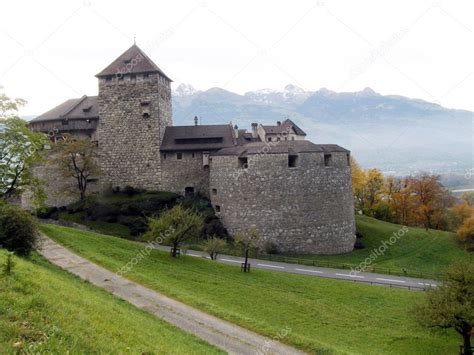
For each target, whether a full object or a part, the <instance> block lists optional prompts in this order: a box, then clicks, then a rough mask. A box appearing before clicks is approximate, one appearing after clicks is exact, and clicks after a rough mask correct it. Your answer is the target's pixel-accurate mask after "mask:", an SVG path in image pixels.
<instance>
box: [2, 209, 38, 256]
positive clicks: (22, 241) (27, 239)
mask: <svg viewBox="0 0 474 355" xmlns="http://www.w3.org/2000/svg"><path fill="white" fill-rule="evenodd" d="M37 241H38V229H37V226H36V222H35V221H34V219H33V217H32V216H31V215H30V214H29V213H27V212H26V211H24V210H22V209H21V208H19V207H15V206H9V205H3V206H0V246H1V247H2V248H5V249H7V250H10V251H13V252H15V253H16V254H18V255H28V254H30V252H31V250H32V249H33V248H34V247H35V246H36V243H37Z"/></svg>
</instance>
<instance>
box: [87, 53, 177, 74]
mask: <svg viewBox="0 0 474 355" xmlns="http://www.w3.org/2000/svg"><path fill="white" fill-rule="evenodd" d="M139 73H160V74H161V75H162V76H164V77H165V78H167V79H168V80H169V81H172V80H171V79H170V78H169V77H168V76H167V75H166V74H165V73H164V72H163V71H162V70H161V69H160V68H159V67H158V66H157V65H156V64H155V63H153V61H152V60H151V59H150V58H149V57H148V56H147V55H146V54H145V52H143V51H142V50H141V49H140V48H139V47H138V46H137V45H136V44H133V46H131V47H130V48H129V49H127V50H126V51H125V52H124V53H122V54H121V55H120V56H119V57H118V58H117V59H115V60H114V61H113V62H112V63H111V64H109V65H108V66H107V67H106V68H105V69H104V70H102V71H101V72H100V73H99V74H97V75H96V77H99V78H100V77H103V76H108V75H120V74H121V75H123V74H139Z"/></svg>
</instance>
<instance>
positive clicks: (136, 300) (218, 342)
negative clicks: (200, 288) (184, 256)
mask: <svg viewBox="0 0 474 355" xmlns="http://www.w3.org/2000/svg"><path fill="white" fill-rule="evenodd" d="M40 253H41V255H43V256H44V257H45V258H46V259H48V260H49V261H50V262H52V263H53V264H56V265H58V266H59V267H61V268H63V269H65V270H67V271H69V272H70V273H72V274H74V275H77V276H79V277H80V278H82V279H84V280H87V281H89V282H91V283H92V284H94V285H96V286H98V287H101V288H103V289H105V290H107V291H109V292H110V293H112V294H113V295H115V296H117V297H120V298H122V299H124V300H126V301H128V302H129V303H131V304H133V305H134V306H136V307H138V308H141V309H144V310H146V311H148V312H150V313H153V314H154V315H156V316H157V317H159V318H162V319H164V320H166V321H167V322H169V323H171V324H174V325H175V326H177V327H178V328H181V329H182V330H184V331H186V332H188V333H191V334H194V335H195V336H197V337H199V338H201V339H204V340H205V341H207V342H208V343H210V344H212V345H214V346H216V347H218V348H220V349H222V350H225V351H227V352H228V353H229V354H304V353H303V352H301V351H299V350H296V349H294V348H291V347H289V346H287V345H284V344H281V343H279V342H276V341H273V340H272V339H270V338H267V337H264V336H261V335H259V334H257V333H254V332H251V331H248V330H246V329H244V328H241V327H239V326H236V325H234V324H232V323H229V322H227V321H224V320H221V319H219V318H216V317H213V316H211V315H209V314H207V313H204V312H201V311H199V310H196V309H194V308H192V307H190V306H187V305H185V304H183V303H181V302H178V301H175V300H173V299H171V298H168V297H166V296H164V295H162V294H160V293H158V292H156V291H152V290H150V289H148V288H146V287H143V286H141V285H139V284H137V283H135V282H132V281H130V280H127V279H125V278H123V277H121V276H118V275H116V274H115V273H113V272H111V271H108V270H106V269H104V268H102V267H100V266H98V265H96V264H94V263H92V262H90V261H88V260H86V259H84V258H82V257H80V256H78V255H76V254H74V253H72V252H71V251H69V250H68V249H66V248H64V247H62V246H61V245H59V244H57V243H55V242H53V241H52V240H50V239H48V238H46V237H43V238H42V247H41V250H40ZM157 336H159V335H157Z"/></svg>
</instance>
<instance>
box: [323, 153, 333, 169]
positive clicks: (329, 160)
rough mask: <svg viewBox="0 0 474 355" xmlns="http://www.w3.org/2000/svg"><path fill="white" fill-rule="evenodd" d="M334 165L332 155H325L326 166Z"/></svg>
mask: <svg viewBox="0 0 474 355" xmlns="http://www.w3.org/2000/svg"><path fill="white" fill-rule="evenodd" d="M331 163H332V157H331V154H324V166H330V165H331Z"/></svg>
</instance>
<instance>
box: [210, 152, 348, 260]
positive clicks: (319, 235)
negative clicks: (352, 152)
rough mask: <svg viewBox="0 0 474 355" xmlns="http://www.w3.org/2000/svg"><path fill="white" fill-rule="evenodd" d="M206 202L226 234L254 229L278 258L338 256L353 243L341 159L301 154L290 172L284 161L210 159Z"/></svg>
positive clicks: (253, 157) (336, 155) (345, 162)
mask: <svg viewBox="0 0 474 355" xmlns="http://www.w3.org/2000/svg"><path fill="white" fill-rule="evenodd" d="M210 189H211V201H212V204H213V206H214V208H215V209H216V210H217V209H220V212H218V214H219V215H220V217H221V219H222V222H223V224H224V226H225V227H226V228H227V229H228V230H229V232H230V233H231V234H235V233H236V232H238V231H239V230H243V229H246V228H248V227H250V226H251V225H256V227H257V229H258V230H259V232H260V233H261V234H262V235H263V237H264V238H265V239H266V241H268V242H272V243H273V244H275V245H276V246H277V247H278V248H279V250H280V251H282V252H293V253H308V254H309V253H316V254H338V253H345V252H349V251H351V250H352V249H353V246H354V242H355V221H354V206H353V197H352V189H351V171H350V165H349V164H348V157H347V154H346V153H339V152H337V153H332V161H331V163H330V166H325V165H324V155H323V153H300V154H299V157H298V161H297V166H296V167H295V168H289V167H288V155H286V154H265V155H249V157H248V168H247V169H243V168H239V167H238V158H237V157H236V156H214V157H213V158H212V164H211V172H210ZM217 206H218V207H217Z"/></svg>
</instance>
